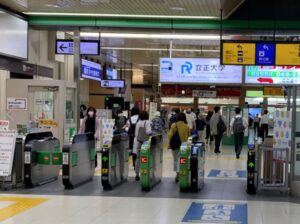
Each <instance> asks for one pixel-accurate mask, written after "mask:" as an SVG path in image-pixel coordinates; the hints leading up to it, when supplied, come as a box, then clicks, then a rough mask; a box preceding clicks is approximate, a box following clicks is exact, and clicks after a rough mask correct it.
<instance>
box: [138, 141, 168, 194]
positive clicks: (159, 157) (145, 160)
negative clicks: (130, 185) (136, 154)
mask: <svg viewBox="0 0 300 224" xmlns="http://www.w3.org/2000/svg"><path fill="white" fill-rule="evenodd" d="M140 164H141V166H140V172H141V179H140V183H141V188H142V190H143V191H149V190H150V189H151V188H153V186H155V185H156V184H158V183H160V182H161V179H162V164H163V143H162V135H155V136H151V137H150V138H149V140H148V141H146V142H144V143H143V145H142V148H141V153H140Z"/></svg>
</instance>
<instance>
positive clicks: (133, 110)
mask: <svg viewBox="0 0 300 224" xmlns="http://www.w3.org/2000/svg"><path fill="white" fill-rule="evenodd" d="M139 114H140V109H139V108H138V107H133V108H131V112H130V115H131V116H135V115H139Z"/></svg>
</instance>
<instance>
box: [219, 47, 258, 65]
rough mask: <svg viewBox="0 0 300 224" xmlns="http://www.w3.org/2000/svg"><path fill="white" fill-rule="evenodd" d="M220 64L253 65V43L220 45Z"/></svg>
mask: <svg viewBox="0 0 300 224" xmlns="http://www.w3.org/2000/svg"><path fill="white" fill-rule="evenodd" d="M222 64H226V65H255V43H242V42H241V43H240V42H238V43H229V42H223V43H222Z"/></svg>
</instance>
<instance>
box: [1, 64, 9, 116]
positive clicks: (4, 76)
mask: <svg viewBox="0 0 300 224" xmlns="http://www.w3.org/2000/svg"><path fill="white" fill-rule="evenodd" d="M7 79H9V71H7V70H0V119H3V120H6V119H7V117H6V80H7Z"/></svg>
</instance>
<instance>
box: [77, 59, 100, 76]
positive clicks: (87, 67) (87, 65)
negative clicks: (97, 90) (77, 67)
mask: <svg viewBox="0 0 300 224" xmlns="http://www.w3.org/2000/svg"><path fill="white" fill-rule="evenodd" d="M81 73H82V74H81V77H82V78H87V79H93V80H96V81H101V78H102V67H101V65H100V64H98V63H95V62H92V61H88V60H84V59H82V60H81Z"/></svg>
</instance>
